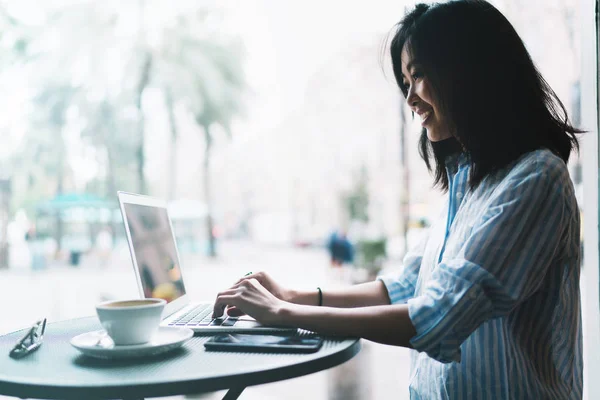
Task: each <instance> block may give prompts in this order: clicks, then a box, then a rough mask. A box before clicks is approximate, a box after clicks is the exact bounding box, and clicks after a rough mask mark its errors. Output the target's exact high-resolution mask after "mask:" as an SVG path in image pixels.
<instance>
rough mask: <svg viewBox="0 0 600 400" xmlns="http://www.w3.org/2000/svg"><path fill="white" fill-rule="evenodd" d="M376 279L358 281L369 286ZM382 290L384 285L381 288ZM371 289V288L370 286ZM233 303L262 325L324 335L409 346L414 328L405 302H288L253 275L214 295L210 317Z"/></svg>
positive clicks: (220, 313) (366, 286)
mask: <svg viewBox="0 0 600 400" xmlns="http://www.w3.org/2000/svg"><path fill="white" fill-rule="evenodd" d="M376 285H383V284H382V283H380V282H372V285H361V286H363V287H365V288H367V289H361V290H367V292H368V290H369V289H368V288H369V287H371V290H372V289H373V288H374V287H377V286H376ZM383 290H385V288H384V289H383ZM373 292H375V291H374V290H373ZM227 306H234V307H235V308H236V309H238V310H240V311H241V312H243V313H246V314H248V315H250V316H251V317H253V318H255V319H256V320H257V321H259V322H261V323H263V324H265V325H284V326H293V327H298V328H304V329H308V330H312V331H315V332H318V333H321V334H326V335H337V336H355V337H362V338H365V339H368V340H373V341H375V342H379V343H385V344H392V345H397V346H405V347H409V346H410V343H409V340H410V339H411V338H412V337H413V336H414V335H415V329H414V327H413V324H412V322H411V320H410V318H409V316H408V308H407V306H406V305H404V304H401V305H379V306H371V307H356V308H336V307H317V306H307V305H300V304H294V303H290V302H287V301H284V300H281V299H280V298H278V297H276V296H275V295H273V293H271V292H270V291H269V290H268V289H267V288H265V287H264V286H263V285H261V284H260V282H259V281H258V280H257V279H246V280H242V281H240V282H239V283H238V284H236V285H235V286H234V287H232V288H230V289H227V290H225V291H223V292H221V293H219V295H218V296H217V299H216V301H215V306H214V312H213V317H215V318H216V317H220V316H222V315H223V312H224V310H225V307H227Z"/></svg>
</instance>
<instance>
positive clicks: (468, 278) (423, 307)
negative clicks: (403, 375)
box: [379, 150, 583, 400]
mask: <svg viewBox="0 0 600 400" xmlns="http://www.w3.org/2000/svg"><path fill="white" fill-rule="evenodd" d="M446 169H447V172H448V177H449V196H448V204H447V211H446V212H445V213H444V216H443V217H442V219H441V220H440V221H438V222H437V223H435V224H434V225H433V226H432V228H431V231H430V233H429V235H428V237H427V238H426V239H425V240H423V242H422V244H421V245H420V246H419V248H418V249H416V251H413V252H409V253H408V254H407V255H406V257H405V259H404V269H403V271H402V273H401V274H400V276H393V277H392V276H389V277H381V278H379V279H381V280H382V281H383V282H384V284H385V285H386V287H387V290H388V293H389V297H390V300H391V302H392V304H398V303H407V304H408V310H409V316H410V319H411V321H412V322H413V324H414V326H415V329H416V331H417V334H416V335H415V336H414V337H413V338H412V339H411V341H410V342H411V344H412V346H413V347H414V348H415V350H417V351H418V353H417V352H414V354H413V359H412V372H411V381H410V388H409V389H410V395H411V399H427V400H430V399H478V400H482V399H494V400H496V399H580V398H581V397H582V386H583V376H582V364H583V362H582V338H581V313H580V294H579V273H580V247H579V246H580V238H579V235H580V230H579V229H580V223H579V210H578V207H577V201H576V199H575V194H574V190H573V185H572V183H571V179H570V177H569V174H568V170H567V167H566V165H565V163H564V162H563V161H562V160H561V159H560V158H559V157H557V156H556V155H554V154H553V153H551V152H550V151H548V150H537V151H534V152H531V153H528V154H526V155H524V156H522V157H521V158H520V159H519V160H517V161H515V162H514V163H512V164H511V165H509V166H508V167H507V168H505V169H503V170H502V171H499V172H498V173H496V174H495V175H494V176H492V177H487V178H486V179H484V181H483V182H482V183H481V184H480V185H479V186H478V187H477V188H476V189H475V190H469V187H468V176H469V170H470V164H469V161H468V158H467V156H465V155H464V154H460V155H455V156H452V157H450V158H449V160H448V161H447V163H446Z"/></svg>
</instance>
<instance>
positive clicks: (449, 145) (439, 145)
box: [431, 137, 462, 159]
mask: <svg viewBox="0 0 600 400" xmlns="http://www.w3.org/2000/svg"><path fill="white" fill-rule="evenodd" d="M431 146H432V147H433V151H434V152H435V153H436V154H438V155H440V156H441V157H442V158H444V159H445V158H447V157H450V156H452V155H454V154H457V153H461V152H462V147H461V145H460V143H459V142H458V140H456V138H454V137H450V138H448V139H444V140H440V141H437V142H431Z"/></svg>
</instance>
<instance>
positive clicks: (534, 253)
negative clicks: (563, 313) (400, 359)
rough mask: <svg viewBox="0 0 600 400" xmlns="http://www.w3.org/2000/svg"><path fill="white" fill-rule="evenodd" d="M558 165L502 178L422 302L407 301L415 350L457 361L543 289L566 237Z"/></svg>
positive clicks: (564, 174)
mask: <svg viewBox="0 0 600 400" xmlns="http://www.w3.org/2000/svg"><path fill="white" fill-rule="evenodd" d="M559 162H561V161H560V160H558V159H557V161H556V162H555V163H554V164H550V165H537V163H535V162H534V163H532V164H531V165H529V166H528V168H527V167H524V168H521V169H522V171H517V172H516V173H515V174H512V175H514V176H512V177H511V176H510V175H509V177H507V178H505V180H504V181H503V182H501V187H500V186H499V187H498V188H497V189H496V190H495V191H494V193H493V194H492V196H491V198H490V201H489V203H488V204H489V206H488V207H487V209H486V211H485V213H484V214H483V216H482V217H481V218H480V219H479V221H478V222H477V223H476V224H475V226H474V227H473V229H472V231H471V234H470V235H469V237H468V238H467V240H466V241H465V243H464V245H463V246H462V247H461V250H460V251H459V252H458V254H457V256H456V257H455V258H453V259H449V260H443V261H442V262H441V263H440V264H439V265H438V266H437V267H436V268H435V270H434V271H433V273H432V276H431V279H430V280H428V282H427V283H426V284H425V287H424V290H423V292H422V295H420V296H418V297H415V298H413V299H410V300H409V301H408V311H409V316H410V319H411V321H412V323H413V325H414V327H415V329H416V332H417V334H416V335H415V336H414V337H413V338H412V339H411V341H410V343H411V344H412V346H413V347H414V348H415V349H416V350H418V351H423V352H426V353H427V354H428V355H429V356H430V357H432V358H434V359H436V360H438V361H441V362H444V363H448V362H452V361H457V362H460V359H461V353H460V346H461V344H462V343H463V342H464V341H465V340H466V339H467V338H468V337H469V335H471V333H473V332H474V331H475V330H476V329H477V328H478V327H479V326H480V325H481V324H482V323H484V322H485V321H487V320H490V319H493V318H498V317H501V316H504V315H507V314H508V313H509V312H510V311H511V310H513V309H514V308H515V307H516V306H518V305H519V304H520V303H522V302H523V301H524V300H526V299H527V298H528V297H529V296H530V295H532V294H533V293H534V292H535V291H536V290H537V289H538V288H539V286H540V284H541V282H542V281H543V277H544V275H545V274H546V273H547V269H548V266H549V265H550V263H551V260H552V259H553V258H554V257H555V256H556V254H557V252H558V250H559V249H560V245H561V242H563V241H564V240H565V238H564V235H565V234H566V232H568V231H567V229H566V227H567V225H568V223H569V222H568V218H569V217H568V215H569V213H568V212H567V209H568V207H567V202H566V200H565V198H566V197H565V195H564V193H563V192H564V189H565V185H566V184H567V180H568V179H570V178H569V176H568V171H567V170H566V166H564V163H563V165H558V163H559ZM517 167H518V166H517ZM517 167H515V168H517ZM505 181H507V182H505ZM504 183H506V184H504Z"/></svg>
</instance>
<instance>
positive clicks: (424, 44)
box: [390, 0, 583, 191]
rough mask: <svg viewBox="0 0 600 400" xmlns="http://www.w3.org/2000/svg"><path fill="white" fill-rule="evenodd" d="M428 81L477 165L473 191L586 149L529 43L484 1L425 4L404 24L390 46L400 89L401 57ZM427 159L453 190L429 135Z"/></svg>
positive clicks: (440, 182)
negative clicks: (509, 170)
mask: <svg viewBox="0 0 600 400" xmlns="http://www.w3.org/2000/svg"><path fill="white" fill-rule="evenodd" d="M405 45H406V46H407V50H408V52H409V54H411V58H412V59H413V60H414V62H415V63H416V64H418V65H419V66H420V69H421V71H422V72H423V73H424V76H425V78H426V79H427V80H428V82H429V84H430V86H431V88H432V90H433V93H434V97H435V99H436V101H437V106H438V109H439V110H440V111H441V113H442V115H443V116H444V117H445V118H446V120H447V121H448V123H449V125H450V126H449V128H450V130H451V133H452V135H453V136H454V137H455V138H456V139H457V140H458V141H459V143H460V144H461V145H462V147H463V149H464V150H465V151H466V152H467V153H468V155H469V158H470V161H471V175H470V177H469V184H470V187H471V188H475V187H477V185H479V183H481V181H482V180H483V179H484V178H485V177H486V176H488V175H490V174H492V173H494V172H495V171H497V170H499V169H501V168H503V167H505V166H507V165H508V164H510V163H511V162H513V161H514V160H516V159H518V158H519V157H520V156H521V155H523V154H525V153H528V152H530V151H533V150H537V149H542V148H545V149H548V150H550V151H552V152H553V153H555V154H556V155H558V156H559V157H560V158H562V159H563V160H564V162H565V163H567V161H568V159H569V155H570V154H571V151H572V150H573V149H579V143H578V141H577V137H576V134H577V133H582V132H583V131H581V130H579V129H576V128H574V127H573V126H572V125H571V124H570V122H569V118H568V116H567V112H566V110H565V107H564V105H563V104H562V103H561V101H560V99H559V98H558V96H557V95H556V93H554V91H553V90H552V88H550V85H548V83H547V82H546V81H545V80H544V78H543V77H542V75H541V74H540V72H539V71H538V69H537V68H536V66H535V65H534V63H533V61H532V60H531V57H530V55H529V53H528V52H527V49H526V48H525V45H524V44H523V41H522V40H521V38H520V37H519V35H518V34H517V32H516V31H515V29H514V28H513V26H512V25H511V24H510V22H509V21H508V20H507V19H506V18H505V17H504V15H502V13H500V11H498V10H497V9H496V8H495V7H494V6H492V5H491V4H489V3H488V2H486V1H482V0H457V1H450V2H447V3H443V4H430V5H428V4H418V5H416V6H415V8H414V9H413V10H412V11H410V12H408V13H407V14H406V15H405V16H404V18H403V19H402V21H400V22H399V23H398V25H397V29H396V32H395V34H394V36H393V38H392V40H391V42H390V52H391V56H392V66H393V70H394V75H395V77H396V82H397V83H398V86H400V89H401V90H402V93H403V94H404V97H405V98H406V96H407V90H406V88H405V87H404V85H403V84H402V63H401V53H402V49H403V48H404V46H405ZM419 151H420V153H421V157H422V158H423V159H424V160H425V163H426V164H427V168H428V169H429V170H430V171H431V170H432V162H431V158H432V156H433V158H434V160H435V173H434V174H435V176H434V177H435V181H434V182H435V185H436V186H440V187H441V188H442V189H443V190H444V191H446V190H447V189H448V177H447V176H446V172H445V168H444V162H443V161H444V160H443V156H441V155H440V154H436V152H435V151H434V149H433V148H432V146H431V142H430V141H429V139H428V138H427V134H426V131H425V129H423V131H422V132H421V138H420V143H419Z"/></svg>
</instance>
